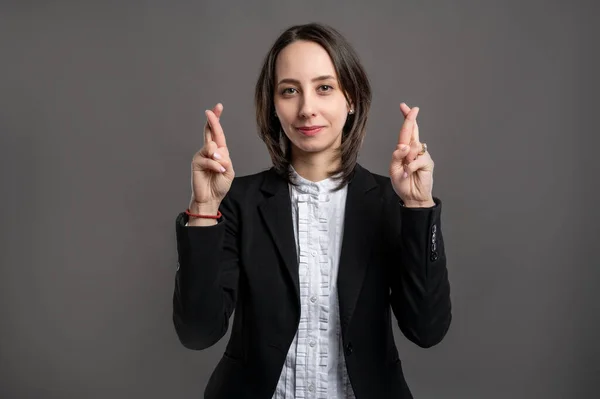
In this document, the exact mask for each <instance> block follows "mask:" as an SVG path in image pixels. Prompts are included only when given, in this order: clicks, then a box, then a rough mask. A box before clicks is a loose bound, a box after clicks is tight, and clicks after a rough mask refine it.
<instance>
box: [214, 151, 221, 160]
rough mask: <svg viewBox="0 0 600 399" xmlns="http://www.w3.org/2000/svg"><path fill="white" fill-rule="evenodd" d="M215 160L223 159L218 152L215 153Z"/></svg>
mask: <svg viewBox="0 0 600 399" xmlns="http://www.w3.org/2000/svg"><path fill="white" fill-rule="evenodd" d="M213 158H214V159H221V156H220V155H219V153H218V152H215V153H214V154H213Z"/></svg>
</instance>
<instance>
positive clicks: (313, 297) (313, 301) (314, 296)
mask: <svg viewBox="0 0 600 399" xmlns="http://www.w3.org/2000/svg"><path fill="white" fill-rule="evenodd" d="M310 301H311V302H312V303H315V302H317V296H316V295H313V296H311V297H310Z"/></svg>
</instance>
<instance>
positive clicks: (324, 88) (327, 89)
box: [319, 85, 333, 91]
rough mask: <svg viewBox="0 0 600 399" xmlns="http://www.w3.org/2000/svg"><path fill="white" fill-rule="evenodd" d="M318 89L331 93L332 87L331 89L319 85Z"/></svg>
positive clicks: (327, 86)
mask: <svg viewBox="0 0 600 399" xmlns="http://www.w3.org/2000/svg"><path fill="white" fill-rule="evenodd" d="M319 89H320V90H321V91H331V90H333V87H331V86H329V85H321V86H319Z"/></svg>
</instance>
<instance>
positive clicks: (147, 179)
mask: <svg viewBox="0 0 600 399" xmlns="http://www.w3.org/2000/svg"><path fill="white" fill-rule="evenodd" d="M597 14H598V7H597V6H596V5H595V3H594V2H591V1H588V2H586V1H575V2H570V3H569V2H561V1H526V2H517V1H495V2H494V1H465V0H460V1H451V2H450V1H389V2H377V1H374V2H346V1H333V0H323V1H321V2H311V1H308V2H306V1H294V2H280V1H262V2H242V1H238V2H236V4H229V3H228V2H217V1H212V2H208V1H204V2H202V1H170V2H166V1H165V2H160V1H143V2H142V1H130V2H100V1H96V2H76V1H70V2H59V1H54V2H44V1H38V2H35V1H19V2H17V1H15V2H12V3H10V2H6V1H5V2H2V4H1V5H0V48H1V49H2V51H1V53H0V57H1V62H0V68H1V73H0V85H1V86H0V89H1V90H0V132H1V137H2V138H1V146H0V148H1V150H2V154H1V157H0V176H2V186H1V187H2V196H1V197H0V198H1V201H2V204H1V207H0V212H1V215H2V219H1V226H2V240H1V244H2V247H1V251H0V256H1V261H2V263H1V269H0V397H1V398H7V399H12V398H61V399H62V398H65V399H67V398H69V399H70V398H73V399H80V398H148V399H150V398H198V397H201V394H202V391H203V389H204V386H205V384H206V382H207V379H208V377H209V375H210V373H211V371H212V369H213V367H214V366H215V365H216V362H217V360H218V358H219V357H220V356H221V354H222V352H223V349H224V346H225V343H226V340H227V339H228V337H229V334H228V335H227V336H226V337H225V338H224V339H223V340H222V341H220V342H219V343H218V344H217V345H215V346H214V347H212V348H210V349H208V350H206V351H203V352H195V351H190V350H187V349H185V348H184V347H183V346H182V345H181V344H180V343H179V342H178V340H177V337H176V335H175V332H174V329H173V326H172V322H171V297H172V292H173V278H174V274H175V269H176V249H175V235H174V233H175V230H174V227H175V224H174V223H175V216H176V214H177V213H178V212H180V211H182V210H184V209H185V207H186V206H187V204H188V200H189V197H190V172H189V171H190V160H191V157H192V155H193V154H194V152H195V151H197V150H198V149H199V148H200V146H201V145H202V135H201V134H202V125H203V124H204V113H203V112H204V110H205V109H206V108H209V107H212V106H213V105H214V104H215V103H216V102H219V101H220V102H223V104H224V106H225V110H224V114H223V119H222V121H223V125H224V128H225V132H226V134H227V139H228V143H229V146H230V151H231V154H232V159H233V161H234V165H235V167H236V171H237V174H238V175H244V174H250V173H254V172H258V171H260V170H263V169H264V168H267V167H268V166H269V159H268V155H267V152H266V150H265V148H264V146H263V144H262V143H261V142H260V141H259V139H258V137H257V135H256V129H255V122H254V119H253V116H254V108H253V104H252V97H253V88H254V84H255V81H256V78H257V74H258V70H259V66H260V63H261V61H262V59H263V56H264V55H265V53H266V51H267V50H268V48H269V46H270V45H271V44H272V42H273V41H274V40H275V38H276V37H277V35H278V34H279V33H280V32H281V31H282V30H283V29H285V28H286V27H288V26H289V25H292V24H296V23H305V22H311V21H318V22H324V23H328V24H331V25H332V26H334V27H336V28H337V29H339V30H340V31H342V32H343V33H344V34H345V35H346V36H347V37H348V38H349V39H350V41H351V42H352V43H353V44H354V45H355V47H356V49H357V50H358V52H359V54H360V55H361V57H362V60H363V62H364V65H365V67H366V69H367V71H368V73H369V75H370V79H371V81H372V84H373V90H374V100H373V107H372V112H371V116H370V120H369V125H368V136H367V139H366V142H365V144H364V147H363V151H362V155H361V158H360V162H361V163H362V164H363V165H364V166H366V167H367V168H369V169H371V170H372V171H374V172H377V173H383V174H385V173H387V167H388V162H389V160H390V157H391V152H392V151H393V149H394V146H395V143H396V140H397V134H398V130H399V128H400V126H401V123H402V116H401V113H400V111H399V109H398V104H399V103H400V102H401V101H406V102H407V103H408V104H409V105H410V106H415V105H418V106H420V107H421V113H420V114H419V120H420V128H421V129H420V130H421V138H422V140H423V141H426V142H427V143H428V144H429V148H430V151H431V154H432V156H433V158H434V160H435V161H436V171H435V175H434V176H435V185H434V194H435V195H436V196H438V197H440V198H441V199H442V201H443V202H444V212H443V216H442V218H443V219H442V223H443V228H444V235H445V238H446V241H447V251H448V260H449V263H448V266H449V270H450V279H451V283H452V300H453V305H454V320H453V324H452V326H451V329H450V331H449V333H448V335H447V337H446V339H445V340H444V341H443V342H442V343H441V344H439V345H438V346H436V347H434V348H431V349H420V348H418V347H416V346H414V345H412V344H410V343H409V342H408V341H407V340H406V339H405V338H404V337H403V336H402V335H401V334H400V332H399V331H398V330H396V339H397V342H398V346H399V349H400V352H401V356H402V359H403V365H404V368H405V373H406V376H407V379H408V382H409V384H410V386H411V387H412V390H413V392H414V394H415V397H416V398H419V399H428V398H456V399H471V398H473V399H480V398H481V399H495V398H498V399H506V398H545V399H553V398H557V399H558V398H597V397H598V395H599V393H598V392H597V390H598V388H597V384H596V383H594V381H597V379H598V375H600V366H599V345H598V342H597V338H596V335H597V334H598V333H599V332H600V331H599V329H598V321H599V313H600V308H599V306H598V303H599V300H600V292H599V290H598V289H597V287H596V286H597V284H598V282H599V281H598V276H599V274H598V272H597V271H596V269H598V268H599V266H600V260H599V257H598V244H597V238H598V227H597V226H598V224H597V223H596V222H595V220H597V216H598V212H597V206H595V205H594V204H595V203H596V201H597V200H598V193H597V190H596V187H597V184H598V182H597V179H596V180H595V179H594V177H593V176H597V174H596V173H597V170H598V168H597V166H596V164H595V162H594V156H593V154H594V153H595V148H597V144H595V143H597V138H596V137H595V136H596V133H597V128H596V127H595V126H597V124H593V123H591V120H592V118H593V117H594V116H595V115H594V113H596V114H597V111H596V108H597V107H596V105H597V104H598V101H597V96H596V94H595V92H594V89H593V87H594V85H595V84H596V83H597V79H596V78H595V77H594V76H593V75H592V72H594V71H595V70H596V68H597V67H598V62H597V59H596V55H595V52H596V51H597V48H598V43H597V42H595V40H597V39H595V37H598V36H597V33H598V32H593V29H596V28H595V27H594V25H593V19H594V15H597ZM595 34H596V35H595ZM593 143H594V144H593ZM594 168H595V169H594Z"/></svg>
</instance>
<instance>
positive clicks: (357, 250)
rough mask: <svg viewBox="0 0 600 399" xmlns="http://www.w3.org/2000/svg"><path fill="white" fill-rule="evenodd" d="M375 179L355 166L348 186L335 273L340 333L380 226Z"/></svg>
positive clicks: (346, 320)
mask: <svg viewBox="0 0 600 399" xmlns="http://www.w3.org/2000/svg"><path fill="white" fill-rule="evenodd" d="M377 186H378V185H377V182H376V181H375V178H374V177H373V175H371V173H370V172H369V171H367V170H366V169H364V168H362V167H361V166H360V165H358V164H357V165H356V168H355V173H354V176H353V178H352V180H351V181H350V183H349V185H348V193H347V196H346V211H345V216H344V237H343V240H342V249H341V254H340V265H339V272H338V299H339V304H340V321H341V324H342V331H345V329H346V328H347V326H348V325H349V324H350V320H351V319H352V314H353V313H354V309H355V308H356V301H357V299H358V295H359V294H360V290H361V287H362V283H363V280H364V277H365V272H366V269H367V265H368V261H369V257H370V254H371V250H372V244H373V235H374V233H375V229H376V228H377V226H379V225H380V223H379V218H380V217H381V200H382V199H381V198H380V196H379V195H378V194H377V193H379V192H380V191H379V190H375V188H376V187H377Z"/></svg>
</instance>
